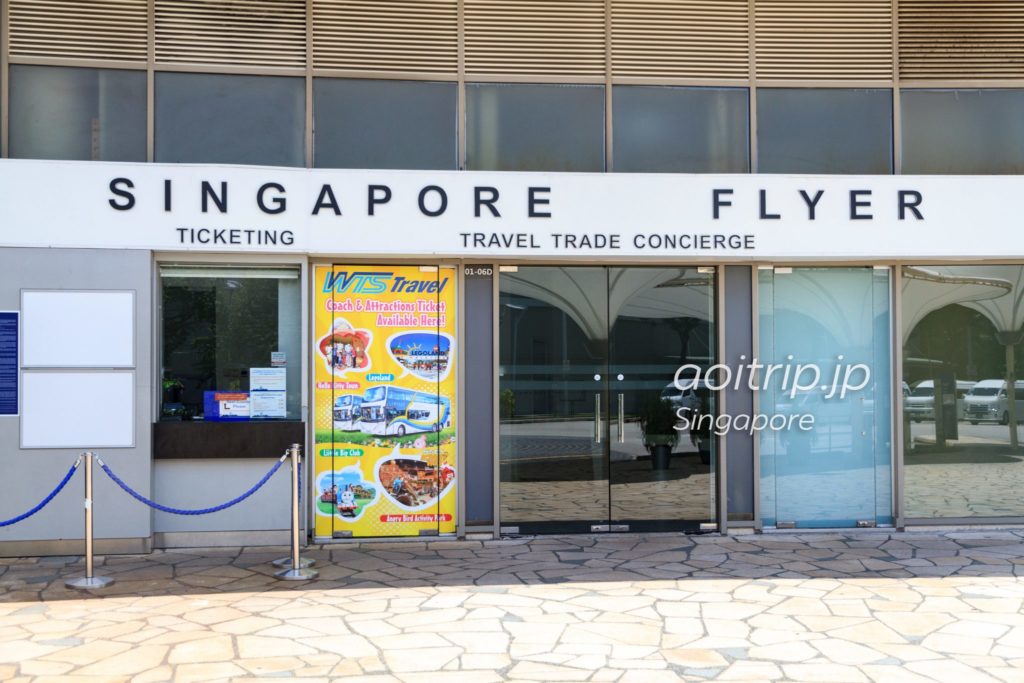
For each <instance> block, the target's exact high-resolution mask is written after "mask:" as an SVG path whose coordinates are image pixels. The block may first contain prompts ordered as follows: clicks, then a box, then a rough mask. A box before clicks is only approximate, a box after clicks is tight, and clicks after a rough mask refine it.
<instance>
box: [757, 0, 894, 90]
mask: <svg viewBox="0 0 1024 683" xmlns="http://www.w3.org/2000/svg"><path fill="white" fill-rule="evenodd" d="M892 11H893V10H892V1H891V0H831V1H829V2H809V1H807V0H804V1H800V0H758V2H757V3H756V4H755V6H754V23H755V28H754V30H755V41H756V58H757V77H758V78H759V79H769V80H770V79H779V80H811V79H826V78H827V79H838V80H868V79H886V80H889V79H892V77H893V23H892V22H893V15H892Z"/></svg>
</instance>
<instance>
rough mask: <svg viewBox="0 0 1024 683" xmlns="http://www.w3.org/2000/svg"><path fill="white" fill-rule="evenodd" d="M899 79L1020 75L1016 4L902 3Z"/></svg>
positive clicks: (1022, 48)
mask: <svg viewBox="0 0 1024 683" xmlns="http://www.w3.org/2000/svg"><path fill="white" fill-rule="evenodd" d="M899 51H900V77H901V78H906V79H913V78H916V79H939V78H971V79H974V78H1021V77H1024V3H1022V2H1020V0H973V1H969V2H965V0H955V1H954V0H900V3H899Z"/></svg>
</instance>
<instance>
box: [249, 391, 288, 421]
mask: <svg viewBox="0 0 1024 683" xmlns="http://www.w3.org/2000/svg"><path fill="white" fill-rule="evenodd" d="M285 396H286V393H285V392H283V391H254V392H252V393H250V394H249V410H250V414H251V416H252V418H253V419H258V418H268V417H271V418H272V417H286V416H287V414H288V403H287V401H286V400H285Z"/></svg>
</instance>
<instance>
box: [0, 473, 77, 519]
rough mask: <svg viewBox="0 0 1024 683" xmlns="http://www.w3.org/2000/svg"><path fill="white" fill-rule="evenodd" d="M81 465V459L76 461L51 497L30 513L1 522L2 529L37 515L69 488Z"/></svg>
mask: <svg viewBox="0 0 1024 683" xmlns="http://www.w3.org/2000/svg"><path fill="white" fill-rule="evenodd" d="M81 463H82V459H81V458H79V459H78V460H76V461H75V464H74V465H72V466H71V469H69V470H68V473H67V474H65V475H64V478H63V479H61V480H60V483H59V484H57V488H55V489H54V490H52V491H50V495H48V496H46V498H43V500H42V502H40V503H39V504H38V505H36V506H35V507H34V508H32V509H31V510H29V511H28V512H23V513H22V514H20V515H18V516H17V517H11V518H10V519H5V520H4V521H2V522H0V527H5V526H10V525H12V524H17V523H18V522H20V521H21V520H23V519H28V518H29V517H31V516H32V515H34V514H36V513H37V512H39V511H40V510H42V509H43V508H44V507H46V506H47V504H48V503H49V502H50V501H51V500H53V498H54V496H56V495H57V494H58V493H60V492H61V489H63V488H64V487H65V486H67V484H68V482H69V481H71V477H72V476H74V474H75V470H77V469H78V466H79V465H80V464H81Z"/></svg>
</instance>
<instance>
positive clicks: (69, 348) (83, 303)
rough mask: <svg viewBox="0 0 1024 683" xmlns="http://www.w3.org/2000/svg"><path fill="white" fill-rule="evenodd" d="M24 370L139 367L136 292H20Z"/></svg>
mask: <svg viewBox="0 0 1024 683" xmlns="http://www.w3.org/2000/svg"><path fill="white" fill-rule="evenodd" d="M21 311H22V367H26V368H32V367H55V368H81V367H94V368H96V367H99V368H130V367H134V365H135V292H132V291H116V292H107V291H91V292H90V291H49V290H37V291H33V290H26V291H24V292H22V293H21Z"/></svg>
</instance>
